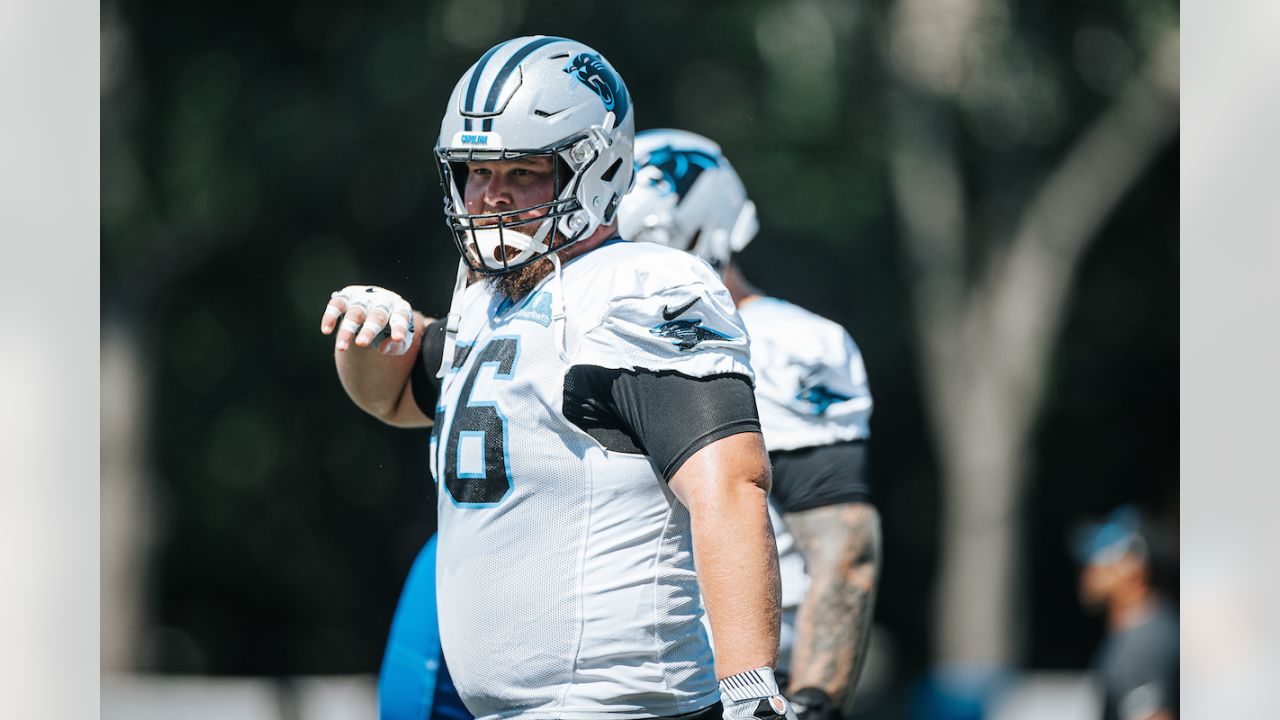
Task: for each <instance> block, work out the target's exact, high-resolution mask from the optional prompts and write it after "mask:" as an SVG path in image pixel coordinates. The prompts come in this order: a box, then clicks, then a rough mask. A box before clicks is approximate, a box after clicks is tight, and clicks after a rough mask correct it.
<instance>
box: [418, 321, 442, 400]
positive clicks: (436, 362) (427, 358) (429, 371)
mask: <svg viewBox="0 0 1280 720" xmlns="http://www.w3.org/2000/svg"><path fill="white" fill-rule="evenodd" d="M423 332H424V334H423V336H422V345H420V346H419V347H418V357H417V358H415V359H414V361H413V370H412V371H410V373H409V382H410V383H411V384H412V389H413V400H414V402H416V403H417V404H418V409H419V410H421V411H422V412H423V413H424V414H425V415H426V416H427V417H429V418H431V419H433V420H434V419H435V417H436V400H437V399H439V397H440V378H438V377H436V372H437V371H438V370H440V359H441V356H443V355H444V320H436V321H435V322H433V323H431V324H430V325H428V326H427V329H426V330H425V331H423Z"/></svg>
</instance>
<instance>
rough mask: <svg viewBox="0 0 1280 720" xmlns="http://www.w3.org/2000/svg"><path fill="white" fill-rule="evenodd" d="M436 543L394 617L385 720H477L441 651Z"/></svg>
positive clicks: (384, 680)
mask: <svg viewBox="0 0 1280 720" xmlns="http://www.w3.org/2000/svg"><path fill="white" fill-rule="evenodd" d="M436 543H437V537H436V536H435V535H432V536H431V538H430V539H429V540H427V543H426V545H424V546H423V548H422V550H421V551H420V552H419V553H418V557H417V559H415V560H414V561H413V567H412V568H410V569H409V576H408V578H406V579H405V581H404V589H403V590H401V591H400V601H399V602H398V603H396V613H395V616H394V617H393V618H392V619H391V631H390V633H389V634H388V637H387V645H386V649H385V650H384V652H383V656H382V667H381V668H380V669H379V671H378V717H379V718H381V720H471V713H470V712H468V711H467V707H466V705H463V703H462V699H461V698H460V697H458V689H457V688H455V687H454V686H453V678H452V677H450V676H449V666H448V664H446V663H445V660H444V652H443V651H442V650H441V649H440V624H439V617H438V615H437V613H436Z"/></svg>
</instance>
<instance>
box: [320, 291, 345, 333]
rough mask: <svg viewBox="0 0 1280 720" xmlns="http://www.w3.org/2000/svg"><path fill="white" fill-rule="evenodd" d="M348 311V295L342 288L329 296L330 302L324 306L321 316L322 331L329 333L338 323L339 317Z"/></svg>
mask: <svg viewBox="0 0 1280 720" xmlns="http://www.w3.org/2000/svg"><path fill="white" fill-rule="evenodd" d="M346 311H347V296H346V295H344V294H343V293H342V291H341V290H339V291H338V292H335V293H334V294H333V295H331V296H330V297H329V304H328V305H325V306H324V315H322V316H320V332H322V333H324V334H325V335H328V334H329V333H331V332H333V327H334V325H336V324H337V323H338V318H340V317H342V314H343V313H345V312H346Z"/></svg>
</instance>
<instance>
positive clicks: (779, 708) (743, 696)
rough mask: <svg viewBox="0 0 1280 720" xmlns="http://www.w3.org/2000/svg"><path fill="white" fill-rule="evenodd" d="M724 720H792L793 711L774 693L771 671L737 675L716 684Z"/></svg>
mask: <svg viewBox="0 0 1280 720" xmlns="http://www.w3.org/2000/svg"><path fill="white" fill-rule="evenodd" d="M720 702H721V703H722V704H723V705H724V718H725V720H757V719H761V718H763V719H764V720H774V719H775V718H776V719H777V720H781V719H782V718H786V720H796V711H795V710H794V709H792V707H791V703H789V702H787V699H786V698H785V697H783V696H782V693H781V692H780V691H779V690H778V681H777V680H775V679H774V677H773V668H771V667H762V668H757V669H755V670H748V671H746V672H740V673H738V674H737V675H730V676H729V677H727V678H725V679H723V680H721V681H720Z"/></svg>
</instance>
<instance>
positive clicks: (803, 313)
mask: <svg viewBox="0 0 1280 720" xmlns="http://www.w3.org/2000/svg"><path fill="white" fill-rule="evenodd" d="M636 164H637V168H638V169H637V175H636V184H635V188H634V189H633V190H632V192H631V193H630V194H628V195H627V197H626V198H625V199H624V200H623V201H622V207H621V209H620V210H619V218H620V220H619V221H620V228H621V231H622V233H623V235H624V236H625V237H629V238H632V239H634V240H648V241H652V242H656V243H659V244H662V245H666V246H670V247H674V248H677V249H680V250H685V251H688V252H690V253H692V254H694V255H697V256H698V257H700V258H702V259H703V260H705V261H706V262H707V263H708V264H709V265H710V267H711V268H713V269H714V270H715V271H716V272H717V273H719V274H720V275H721V276H722V277H723V278H724V282H725V285H726V286H727V287H728V289H729V292H730V294H731V295H732V297H733V300H734V302H735V303H736V304H737V306H738V312H739V313H740V314H741V316H742V319H743V322H745V323H746V326H747V330H748V331H749V332H750V334H751V364H752V366H753V368H754V369H755V373H756V402H757V405H758V406H759V410H760V424H761V426H762V427H763V430H764V441H765V447H766V448H768V450H769V455H770V459H771V460H772V462H773V495H772V497H771V504H776V506H777V507H778V508H779V509H780V510H781V511H782V513H783V519H782V522H781V524H776V523H775V524H776V527H775V530H776V532H777V533H778V540H779V555H780V557H781V563H782V582H783V588H782V595H783V604H784V608H791V607H794V606H795V605H798V606H799V608H798V612H796V613H795V614H794V616H793V615H792V614H791V613H790V612H785V611H784V616H783V617H784V619H788V620H789V619H790V618H792V617H794V627H787V623H786V622H784V627H783V632H782V636H783V640H784V643H785V641H787V640H790V641H791V646H790V648H787V647H785V646H784V648H783V651H784V652H783V656H782V657H781V658H780V666H782V667H783V668H784V669H785V670H786V671H787V674H788V676H789V678H788V679H789V689H788V696H789V697H790V698H791V699H792V701H793V703H794V705H795V707H796V710H797V712H798V713H799V715H800V717H801V718H806V717H808V718H837V717H839V716H840V707H841V705H842V703H843V702H844V700H845V699H846V695H848V694H850V693H851V692H852V690H853V688H854V687H855V686H856V685H857V680H858V675H859V673H860V672H861V666H862V662H863V660H864V659H865V657H866V648H867V641H868V636H869V629H870V621H871V614H872V608H873V604H874V599H875V591H876V578H877V575H878V571H879V563H880V529H879V516H878V514H877V512H876V509H875V507H874V506H873V505H872V504H871V495H870V487H869V485H868V482H867V479H866V477H865V467H866V442H867V438H868V430H869V427H868V422H869V420H870V416H871V392H870V390H869V389H868V387H867V375H866V370H865V369H864V367H863V363H862V357H861V355H860V353H859V351H858V347H857V345H856V344H854V342H853V339H852V338H851V337H849V334H848V333H847V332H845V330H844V329H843V328H841V327H840V326H839V325H837V324H836V323H834V322H831V321H830V320H827V319H825V318H822V317H819V316H818V315H815V314H814V313H811V312H809V311H807V310H804V309H802V308H799V307H797V306H795V305H792V304H791V303H788V302H785V301H783V300H779V299H777V298H772V297H768V296H766V295H765V294H764V293H762V292H761V291H760V290H758V289H757V288H755V287H753V286H752V285H751V284H750V283H749V282H747V280H746V279H745V278H744V277H743V275H742V273H741V272H740V271H739V270H738V269H737V267H736V266H735V265H734V264H733V260H732V256H733V253H735V252H737V251H739V250H741V249H742V248H743V247H745V246H746V244H747V243H748V242H750V241H751V239H752V237H754V235H755V234H756V231H757V229H758V224H757V221H756V210H755V205H754V204H753V203H752V202H751V201H750V200H749V199H748V198H747V193H746V190H745V189H744V187H743V184H742V181H741V180H740V179H739V177H738V175H737V173H736V172H735V171H734V169H733V167H732V166H731V165H730V164H729V161H728V160H726V159H725V157H724V155H723V153H722V152H721V150H720V147H719V146H718V145H717V144H716V143H714V142H712V141H711V140H708V139H707V138H705V137H702V136H700V135H696V134H693V133H689V132H684V131H679V130H654V131H648V132H643V133H640V135H639V136H638V137H637V138H636ZM792 538H794V541H795V544H796V546H797V547H798V548H799V551H800V555H802V556H803V564H802V567H796V565H795V563H794V562H793V559H794V557H795V556H794V553H793V552H792V551H791V543H792ZM806 570H807V577H806V575H805V571H806ZM713 634H714V636H715V640H716V646H717V651H718V649H719V642H720V635H719V633H718V632H715V633H713ZM788 649H789V650H790V658H789V662H788V658H787V657H786V651H787V650H788Z"/></svg>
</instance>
